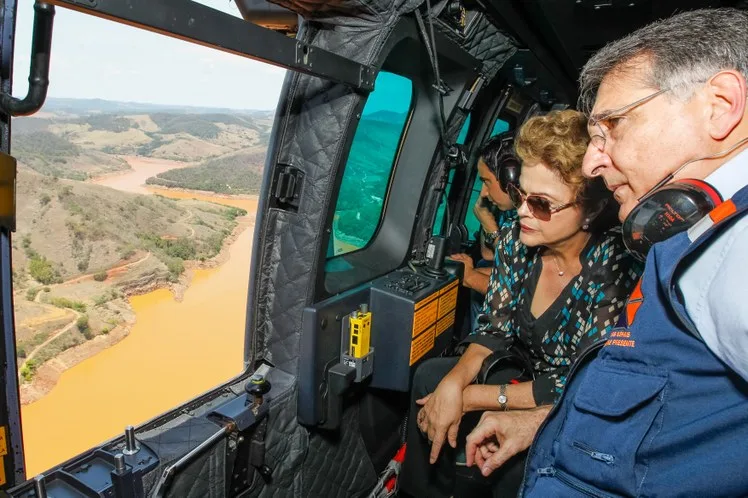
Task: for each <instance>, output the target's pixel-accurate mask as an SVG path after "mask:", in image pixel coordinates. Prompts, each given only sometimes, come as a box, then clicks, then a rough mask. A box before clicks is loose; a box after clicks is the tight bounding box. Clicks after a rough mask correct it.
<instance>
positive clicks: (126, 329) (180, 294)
mask: <svg viewBox="0 0 748 498" xmlns="http://www.w3.org/2000/svg"><path fill="white" fill-rule="evenodd" d="M231 197H233V198H236V197H237V196H231ZM252 214H256V213H247V216H241V217H238V218H237V219H236V220H237V225H236V227H234V229H233V230H232V231H231V233H230V234H229V235H227V236H226V238H225V239H224V242H223V245H222V247H221V250H220V251H219V252H218V254H216V255H215V256H213V257H212V258H210V259H208V260H205V261H197V260H189V261H185V271H184V273H183V274H182V275H181V276H180V277H179V280H178V281H177V282H174V283H172V282H168V281H163V282H160V281H156V282H151V283H150V284H149V285H146V286H141V287H136V288H134V289H129V290H128V291H127V292H123V296H124V297H125V298H126V300H125V304H126V306H127V308H128V309H129V311H131V312H132V314H133V316H135V312H134V310H133V309H132V307H131V304H130V301H129V298H130V297H133V296H140V295H145V294H149V293H151V292H154V291H156V290H160V289H168V290H169V291H170V292H171V294H172V296H173V297H174V300H175V301H177V302H182V300H183V298H184V294H185V292H186V291H187V289H188V288H189V287H190V284H191V282H192V279H193V276H194V271H195V270H208V269H215V268H218V267H219V266H221V265H222V264H224V263H225V262H226V261H228V259H229V257H230V255H229V252H230V251H231V248H232V246H233V245H234V244H235V243H236V241H237V240H238V239H239V237H240V236H241V235H242V234H243V233H245V232H246V231H247V230H248V229H249V228H251V227H253V226H254V224H255V220H254V218H253V217H252V216H251V215H252ZM136 321H137V317H136V318H135V319H133V320H132V321H128V322H126V323H124V324H120V325H117V326H116V327H115V328H114V329H112V330H111V331H110V332H109V333H108V334H99V335H97V336H95V337H94V338H93V339H91V340H88V341H86V342H84V343H82V344H79V345H77V346H73V347H72V348H69V349H66V350H64V351H62V352H61V353H60V354H59V355H57V356H54V357H52V358H50V359H49V360H47V361H45V362H44V363H42V364H41V365H39V366H38V367H37V369H36V372H35V373H34V377H33V378H32V379H31V381H30V382H24V381H22V380H21V379H19V391H20V398H21V405H29V404H32V403H34V402H35V401H38V400H40V399H41V398H43V397H44V396H45V395H47V394H48V393H49V392H50V391H51V390H52V389H53V388H54V387H55V386H56V385H57V382H59V380H60V377H61V376H62V374H63V373H64V372H65V371H66V370H68V369H70V368H72V367H74V366H75V365H78V364H79V363H81V362H83V361H85V360H87V359H89V358H91V357H93V356H95V355H97V354H98V353H100V352H102V351H104V350H105V349H108V348H110V347H112V346H115V345H116V344H118V343H119V342H120V341H122V340H123V339H125V338H126V337H127V336H128V335H129V334H130V330H131V329H132V327H133V326H134V325H135V323H136Z"/></svg>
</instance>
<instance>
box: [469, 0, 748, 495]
mask: <svg viewBox="0 0 748 498" xmlns="http://www.w3.org/2000/svg"><path fill="white" fill-rule="evenodd" d="M747 41H748V13H746V12H745V11H741V10H737V9H713V10H698V11H691V12H686V13H682V14H678V15H676V16H673V17H671V18H669V19H666V20H663V21H658V22H655V23H653V24H650V25H648V26H646V27H644V28H642V29H640V30H638V31H636V32H634V33H632V34H630V35H629V36H627V37H625V38H623V39H621V40H618V41H616V42H613V43H611V44H609V45H608V46H606V47H605V48H603V49H602V50H600V51H599V52H598V53H597V54H595V55H594V56H593V57H592V58H591V59H590V60H589V62H588V63H587V64H586V65H585V67H584V68H583V70H582V75H581V78H580V82H581V92H580V95H581V97H580V107H581V109H582V110H583V111H584V112H586V113H587V114H588V116H589V118H590V119H589V132H590V136H591V143H590V145H589V147H588V149H587V153H586V155H585V159H584V165H583V169H584V172H585V175H587V176H589V177H601V178H602V179H603V180H604V181H605V183H606V185H607V187H608V188H609V189H610V190H611V191H612V192H613V193H614V197H615V199H616V200H617V201H618V202H619V203H620V211H619V218H620V219H621V221H624V232H626V228H627V226H628V228H629V239H628V240H627V245H629V244H630V247H636V248H640V247H647V244H651V243H654V245H653V246H652V247H651V248H649V250H648V254H647V256H646V257H647V260H646V266H645V271H644V275H643V276H642V280H641V282H640V286H639V287H637V289H636V290H635V291H634V292H633V293H632V295H631V297H630V299H629V302H628V304H627V307H626V311H625V313H623V314H622V319H621V321H619V324H618V326H617V327H616V328H614V329H613V331H612V332H611V334H610V339H609V340H608V341H607V342H606V344H605V346H604V347H602V348H600V349H593V350H590V351H588V352H586V354H583V355H582V356H581V357H580V358H579V359H578V360H577V363H576V364H575V365H574V366H573V367H572V370H571V372H570V373H569V376H568V379H567V384H566V388H565V392H564V395H563V396H562V398H561V399H560V400H559V401H558V403H557V404H556V405H555V406H554V407H553V408H548V407H541V408H537V409H535V410H528V411H525V412H517V411H515V412H513V413H490V414H486V415H484V417H483V419H482V420H481V423H480V424H479V425H478V427H476V429H475V430H474V431H473V432H472V433H471V434H470V436H469V437H468V455H467V456H468V464H473V463H475V464H477V465H478V466H480V468H481V469H482V472H483V474H484V475H488V474H490V473H491V472H493V471H494V470H495V469H496V468H498V467H499V466H501V465H502V464H503V463H504V462H505V461H507V460H508V459H509V458H510V457H511V456H513V455H514V454H517V453H518V452H520V451H523V450H524V449H526V448H528V447H529V446H530V445H531V444H533V440H534V444H533V445H532V448H531V449H530V453H529V455H530V456H529V460H528V465H527V467H526V468H525V478H524V485H523V490H522V492H521V493H520V496H533V497H534V496H538V497H545V496H656V495H658V496H675V495H677V496H746V495H747V494H748V473H746V472H743V471H742V470H743V469H744V467H745V462H746V461H747V460H748V444H746V441H748V382H747V381H748V306H746V304H745V303H744V302H743V296H744V295H745V294H746V293H745V291H744V289H745V288H746V285H748V284H747V282H748V264H746V261H745V258H746V255H748V216H746V213H748V152H745V148H746V144H747V143H748V115H746V112H747V110H746V98H747V95H748V89H747V88H746V87H747V83H746V79H747V76H748V43H747ZM699 196H701V197H699ZM720 197H721V199H720ZM694 199H706V200H708V201H709V202H711V203H713V204H709V207H710V208H711V207H712V205H715V206H716V207H715V208H714V209H713V210H711V211H710V212H709V213H708V215H706V216H700V217H699V220H698V221H697V222H696V223H695V224H693V225H692V226H691V227H690V228H688V229H687V230H686V231H684V230H685V229H686V228H687V225H689V224H691V223H692V221H693V220H687V219H683V217H681V215H680V213H681V211H679V206H678V205H676V202H681V201H684V200H685V201H690V200H694ZM722 201H724V202H722ZM681 207H682V206H681ZM687 207H688V206H687ZM691 207H692V206H691ZM689 209H690V208H689ZM695 212H699V211H698V210H697V211H695ZM699 213H700V214H703V213H701V212H699ZM679 217H680V218H679ZM637 223H638V225H637ZM632 225H636V226H639V228H640V230H638V229H631V226H632ZM642 227H643V228H642ZM652 227H655V228H657V229H658V230H659V231H657V230H654V231H653V230H652ZM673 227H675V228H677V230H676V229H673ZM655 232H656V233H655ZM677 232H679V233H677ZM646 239H651V240H646ZM646 252H647V251H641V253H642V254H644V253H646ZM549 412H550V414H549Z"/></svg>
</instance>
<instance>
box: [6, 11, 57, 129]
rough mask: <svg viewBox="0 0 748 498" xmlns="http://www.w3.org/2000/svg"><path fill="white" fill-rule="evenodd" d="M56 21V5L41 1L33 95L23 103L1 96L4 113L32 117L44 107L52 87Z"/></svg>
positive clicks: (34, 45) (36, 27) (36, 20)
mask: <svg viewBox="0 0 748 498" xmlns="http://www.w3.org/2000/svg"><path fill="white" fill-rule="evenodd" d="M54 18H55V7H54V5H50V4H48V3H43V2H38V1H37V2H36V3H35V4H34V37H33V39H32V41H31V68H30V70H29V91H28V93H27V94H26V97H24V98H23V100H21V99H17V98H15V97H13V96H12V95H10V94H8V93H3V94H0V110H2V111H3V112H5V113H6V114H9V115H11V116H28V115H30V114H34V113H35V112H36V111H38V110H39V109H41V107H42V105H44V100H45V99H46V98H47V88H48V87H49V60H50V56H51V52H52V27H53V24H54Z"/></svg>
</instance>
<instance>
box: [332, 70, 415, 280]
mask: <svg viewBox="0 0 748 498" xmlns="http://www.w3.org/2000/svg"><path fill="white" fill-rule="evenodd" d="M382 72H386V73H389V74H394V75H396V76H400V77H403V78H406V79H407V80H408V81H409V82H410V104H409V106H408V110H407V111H406V117H405V122H404V123H403V127H402V130H400V136H399V137H398V139H397V147H396V149H395V155H394V157H393V158H392V163H391V164H390V173H389V175H388V177H387V184H386V187H385V190H384V192H383V193H382V195H383V197H382V205H381V208H380V210H379V220H378V221H377V224H376V226H375V227H374V231H373V232H372V234H371V236H370V237H369V240H367V241H366V244H364V245H363V246H361V247H359V248H358V249H354V250H353V251H348V252H345V253H341V254H333V255H332V256H328V257H326V259H325V262H326V263H325V266H327V263H329V262H330V261H336V260H338V259H339V258H342V257H344V256H348V255H351V254H354V253H357V252H360V251H364V250H366V249H367V248H368V247H369V246H370V245H371V244H372V243H373V241H374V240H375V239H376V238H377V235H378V234H379V230H380V228H381V226H382V222H383V221H384V218H385V216H386V210H387V204H388V200H389V193H390V188H391V186H392V180H393V178H394V177H395V172H396V170H397V167H398V164H399V162H400V154H401V152H402V148H403V143H404V141H405V137H406V135H407V134H408V129H409V128H410V123H411V120H412V118H413V111H414V109H415V107H416V101H417V98H418V96H417V93H416V86H415V84H414V82H413V80H412V79H411V77H409V76H407V75H403V74H400V73H397V72H394V71H388V70H386V69H384V68H383V69H382V70H380V71H379V73H377V78H378V77H379V75H380V74H381V73H382ZM374 92H376V85H375V87H374ZM374 92H372V93H374ZM370 98H371V94H369V96H368V97H367V99H366V100H365V102H364V105H363V108H362V109H361V111H360V113H359V115H360V116H361V117H360V118H359V119H358V124H357V125H356V130H355V131H354V132H353V136H352V138H351V143H350V145H349V146H348V153H347V154H346V157H345V163H343V168H342V169H343V171H342V175H341V177H340V185H339V186H338V188H337V189H336V190H337V194H338V195H337V197H336V199H335V207H334V208H332V209H331V210H332V218H331V221H330V223H329V224H327V225H326V226H327V228H326V230H329V233H330V237H329V239H328V242H327V244H328V246H327V247H328V249H329V244H330V242H331V241H332V240H333V238H332V237H333V236H334V232H335V228H334V222H333V221H332V220H334V217H335V214H336V213H337V205H338V201H339V200H340V195H341V193H342V192H343V189H342V185H343V181H344V180H345V174H346V171H347V169H348V161H349V160H350V159H351V156H350V154H351V151H352V149H353V144H354V143H355V140H356V135H357V134H358V131H359V128H358V127H359V126H360V125H361V120H362V119H363V111H364V109H365V108H366V104H368V102H369V99H370Z"/></svg>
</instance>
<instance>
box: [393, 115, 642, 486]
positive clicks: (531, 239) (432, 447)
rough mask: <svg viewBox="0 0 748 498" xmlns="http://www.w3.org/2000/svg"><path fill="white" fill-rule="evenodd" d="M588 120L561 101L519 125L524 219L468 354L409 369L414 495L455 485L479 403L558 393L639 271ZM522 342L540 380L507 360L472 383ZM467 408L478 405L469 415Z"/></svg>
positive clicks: (498, 268) (513, 481)
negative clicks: (591, 161)
mask: <svg viewBox="0 0 748 498" xmlns="http://www.w3.org/2000/svg"><path fill="white" fill-rule="evenodd" d="M586 125H587V121H586V119H585V117H584V115H583V114H581V113H579V112H576V111H572V110H566V111H554V112H551V113H549V114H547V115H545V116H538V117H534V118H531V119H530V120H528V121H527V122H526V123H525V124H524V125H523V126H522V128H521V129H520V131H519V133H518V136H517V138H516V141H515V150H516V153H517V155H518V156H519V158H520V160H521V161H522V170H521V171H522V173H521V175H520V181H519V186H517V185H511V186H509V194H510V195H511V197H512V201H513V203H514V205H515V206H516V208H517V213H518V216H519V221H518V223H519V230H516V227H511V226H507V227H502V230H501V233H500V234H499V237H498V239H497V246H496V258H497V262H496V265H495V267H494V269H493V271H492V273H491V278H490V283H489V288H488V293H487V294H486V300H485V302H484V307H483V314H482V315H481V316H480V317H479V318H478V326H477V329H476V330H474V331H473V333H472V334H471V335H470V336H468V338H467V339H466V340H465V341H464V342H463V344H462V346H463V349H464V352H463V353H462V355H461V356H459V357H457V358H437V359H433V360H429V361H426V362H424V364H423V365H422V366H421V367H419V369H418V370H417V372H416V374H415V378H414V380H413V392H412V398H413V401H414V402H415V404H414V405H413V406H412V408H411V410H412V411H411V416H412V418H413V419H414V420H413V421H412V422H411V423H410V425H409V431H408V439H407V442H408V449H407V452H406V460H405V466H404V469H403V473H402V477H403V478H404V479H403V480H402V486H403V489H404V490H405V491H406V492H408V493H409V494H411V495H413V496H430V497H431V496H434V497H439V496H451V495H455V496H458V495H459V493H457V494H455V490H454V476H455V457H457V456H458V455H455V452H454V451H453V450H452V449H451V448H457V447H458V445H459V447H460V448H463V447H464V444H465V442H464V441H465V438H464V435H466V434H467V432H469V430H470V429H471V427H470V426H471V425H473V424H474V423H475V422H476V421H477V419H476V417H477V416H479V414H480V412H482V411H486V410H513V409H527V408H533V407H535V406H539V405H543V404H552V403H553V402H554V401H555V400H556V398H557V397H558V396H559V394H560V393H561V391H562V390H563V388H564V383H565V379H566V374H567V373H568V371H569V369H570V367H571V364H572V363H573V362H574V360H575V358H577V357H578V356H579V355H580V354H581V353H582V352H583V351H584V350H585V349H586V348H588V347H590V346H591V345H593V344H595V343H597V342H599V341H602V340H605V339H606V338H607V333H608V331H609V330H610V329H611V328H612V326H613V325H614V324H615V323H616V321H617V319H618V315H619V314H620V313H621V311H622V309H623V306H624V304H625V302H626V298H627V297H628V295H629V294H630V292H631V291H632V290H633V288H634V286H635V284H636V282H637V280H638V278H639V275H640V273H641V267H640V265H639V264H638V263H637V262H636V261H635V260H634V258H633V257H631V256H630V255H629V254H628V253H626V251H625V248H624V246H623V242H622V240H621V237H620V232H619V230H618V228H617V227H616V228H615V229H613V225H614V224H616V223H617V218H616V211H617V206H615V205H614V203H613V202H612V201H610V199H611V197H610V193H609V192H608V191H607V190H606V189H605V186H604V184H602V183H601V182H597V181H591V180H588V179H586V178H584V177H583V175H582V170H581V167H582V158H583V157H584V154H585V151H586V149H587V144H588V143H589V135H588V133H587V126H586ZM515 350H519V351H522V352H524V354H522V355H520V356H522V357H524V359H525V362H523V364H525V365H527V367H526V368H527V369H531V370H532V372H525V373H526V374H529V375H528V376H526V377H525V378H532V379H533V380H525V381H523V382H514V383H513V382H510V380H512V378H513V377H514V376H516V375H517V374H518V373H519V372H518V371H517V370H516V369H506V370H505V371H501V369H499V370H498V371H493V372H492V373H491V374H490V375H488V377H487V379H485V378H484V381H485V383H484V384H475V383H474V381H475V379H476V377H477V376H478V375H479V373H480V372H481V369H482V367H483V368H484V373H485V366H486V365H484V362H486V363H488V362H490V361H491V359H492V358H496V357H501V356H504V357H506V356H507V355H508V354H510V353H507V352H511V351H515ZM512 354H516V353H512ZM419 408H420V409H419ZM468 412H474V415H473V416H471V417H469V419H470V420H465V421H463V415H465V414H467V413H468ZM461 422H463V423H462V425H461ZM458 431H459V436H458ZM450 447H451V448H450ZM445 448H446V451H445V453H446V454H445V455H443V456H442V457H440V452H441V451H442V449H445ZM458 460H459V458H458ZM514 460H515V461H514V462H510V463H507V464H505V465H504V466H503V467H502V468H501V469H500V470H499V471H498V473H494V475H492V481H491V482H492V489H493V490H494V491H493V494H494V496H516V493H517V489H518V487H519V482H520V480H521V477H522V471H523V462H524V455H518V457H515V459H514ZM437 461H438V465H433V464H434V463H436V462H437ZM429 462H430V463H431V464H432V465H431V466H429V465H428V463H429ZM473 492H474V491H473V490H471V493H473Z"/></svg>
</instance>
